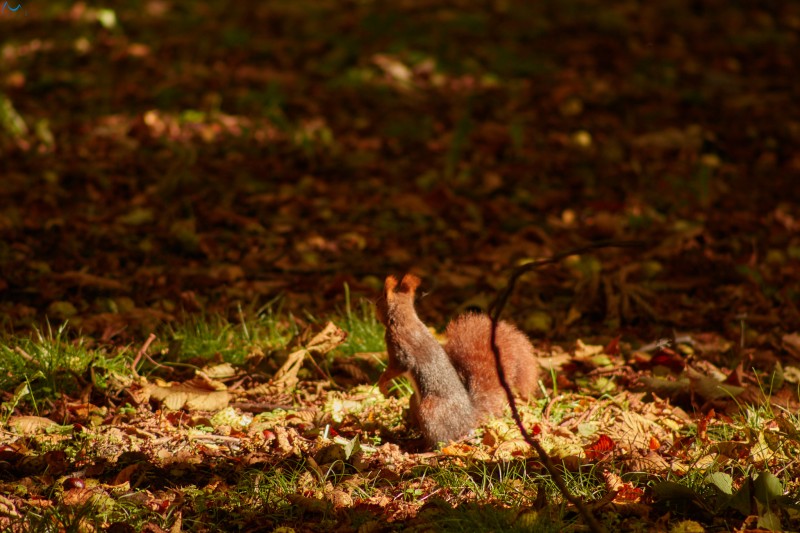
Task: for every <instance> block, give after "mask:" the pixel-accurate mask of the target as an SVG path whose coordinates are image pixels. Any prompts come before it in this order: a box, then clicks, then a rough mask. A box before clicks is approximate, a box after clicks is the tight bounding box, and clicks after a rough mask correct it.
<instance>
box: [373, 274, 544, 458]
mask: <svg viewBox="0 0 800 533" xmlns="http://www.w3.org/2000/svg"><path fill="white" fill-rule="evenodd" d="M419 284H420V279H419V278H418V277H416V276H414V275H412V274H406V275H405V276H403V278H402V279H401V280H400V281H399V282H398V280H397V278H395V277H394V276H389V277H387V278H386V282H385V284H384V290H383V295H382V297H381V298H380V299H379V300H378V303H377V306H376V314H377V316H378V319H379V320H380V321H381V322H382V323H383V325H384V326H386V336H385V338H386V348H387V351H388V353H389V365H388V367H387V368H386V370H385V371H384V373H383V374H382V375H381V377H380V378H379V379H378V386H379V388H380V390H381V392H382V393H383V394H384V395H385V394H387V393H388V385H389V383H390V382H391V380H392V379H394V378H396V377H398V376H400V375H402V374H407V375H408V376H409V377H410V379H411V382H412V384H413V386H414V391H415V395H414V396H412V398H411V406H410V411H411V413H410V414H411V421H412V422H414V423H415V424H416V425H418V426H419V428H420V430H421V431H422V435H423V438H424V440H425V443H426V445H427V446H429V447H433V446H435V445H436V444H437V443H439V442H449V441H452V440H456V439H458V438H461V437H463V436H465V435H466V434H467V433H469V431H470V430H472V429H474V428H475V426H477V425H478V424H479V423H480V422H481V421H483V420H484V419H485V418H487V417H488V416H492V415H498V414H501V413H502V411H503V408H504V406H505V405H506V403H507V397H506V393H505V390H504V389H503V387H502V386H501V385H500V379H499V377H498V375H497V366H496V364H495V357H494V352H493V351H492V348H491V319H490V318H489V317H488V316H486V315H480V314H474V313H469V314H466V315H462V316H459V317H456V318H455V319H454V320H453V321H452V322H450V324H449V325H448V326H447V343H446V344H445V345H444V346H442V345H441V344H439V342H438V341H437V340H436V339H435V338H434V337H433V334H431V332H430V331H429V330H428V328H427V326H426V325H425V324H424V323H423V322H422V321H421V320H420V319H419V317H418V316H417V312H416V310H415V309H414V296H415V292H416V289H417V287H419ZM497 347H498V348H499V352H500V360H501V363H502V365H503V371H504V373H505V377H506V381H507V382H508V384H509V385H510V386H511V389H512V390H513V391H514V392H516V393H517V394H519V395H520V396H522V397H523V398H528V397H530V396H533V395H535V394H536V387H537V384H538V378H539V365H538V361H537V360H536V356H535V355H534V351H533V346H532V345H531V343H530V341H529V340H528V337H527V336H526V335H525V334H524V333H522V332H521V331H520V330H518V329H517V328H516V327H514V326H513V325H511V324H509V323H508V322H500V324H499V325H498V328H497Z"/></svg>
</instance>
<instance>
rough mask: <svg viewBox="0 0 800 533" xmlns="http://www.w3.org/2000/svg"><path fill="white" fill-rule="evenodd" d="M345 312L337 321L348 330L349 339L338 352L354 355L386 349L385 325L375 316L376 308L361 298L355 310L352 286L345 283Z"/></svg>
mask: <svg viewBox="0 0 800 533" xmlns="http://www.w3.org/2000/svg"><path fill="white" fill-rule="evenodd" d="M344 300H345V304H344V313H343V315H344V316H342V317H341V318H340V319H339V320H337V322H338V323H339V325H340V326H341V327H342V328H343V329H344V330H345V331H347V341H346V342H345V343H344V344H343V345H342V346H341V347H339V350H338V353H340V354H342V353H343V354H344V355H353V354H355V353H364V352H366V353H375V352H382V351H384V350H385V349H386V346H385V344H384V342H383V331H384V329H383V325H382V324H381V323H380V322H379V321H378V319H377V317H376V316H375V309H374V307H373V306H372V304H371V303H370V302H368V301H366V300H361V302H359V306H358V309H357V310H355V311H354V310H353V308H352V305H351V301H350V287H349V286H348V285H347V284H345V285H344Z"/></svg>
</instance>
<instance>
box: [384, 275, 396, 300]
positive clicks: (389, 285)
mask: <svg viewBox="0 0 800 533" xmlns="http://www.w3.org/2000/svg"><path fill="white" fill-rule="evenodd" d="M395 287H397V278H396V277H394V276H386V281H384V282H383V294H384V296H388V295H390V294H392V293H393V292H394V289H395Z"/></svg>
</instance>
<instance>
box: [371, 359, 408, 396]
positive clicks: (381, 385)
mask: <svg viewBox="0 0 800 533" xmlns="http://www.w3.org/2000/svg"><path fill="white" fill-rule="evenodd" d="M405 373H406V371H405V370H403V369H402V368H399V367H396V366H394V365H392V363H391V361H390V362H389V366H388V367H386V370H384V371H383V374H381V377H379V378H378V390H380V391H381V394H383V395H384V396H389V384H390V383H391V382H392V380H393V379H394V378H396V377H399V376H402V375H403V374H405Z"/></svg>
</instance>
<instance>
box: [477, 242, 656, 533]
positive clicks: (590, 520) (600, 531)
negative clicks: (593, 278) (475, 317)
mask: <svg viewBox="0 0 800 533" xmlns="http://www.w3.org/2000/svg"><path fill="white" fill-rule="evenodd" d="M643 245H644V243H643V242H641V241H597V242H593V243H589V244H587V245H586V246H580V247H578V248H573V249H571V250H567V251H564V252H560V253H557V254H556V255H554V256H552V257H549V258H547V259H541V260H539V261H534V262H532V263H528V264H525V265H522V266H521V267H519V268H517V269H516V270H515V271H514V272H513V274H511V277H510V278H509V281H508V285H506V288H505V289H503V292H501V293H500V294H499V295H498V297H497V299H496V300H495V302H494V304H492V306H491V308H490V312H489V317H490V318H491V320H492V334H491V346H492V353H493V354H494V361H495V365H496V366H497V376H498V378H500V385H502V387H503V390H505V391H506V396H507V397H508V405H509V406H510V407H511V416H512V417H513V418H514V422H516V424H517V427H518V428H519V431H520V433H521V434H522V438H523V439H525V442H527V443H528V445H529V446H530V447H531V448H533V449H534V450H535V451H536V453H537V455H538V456H539V459H540V460H541V461H542V464H543V465H544V467H545V469H546V470H547V472H548V473H549V474H550V477H551V478H553V482H554V483H555V484H556V487H558V490H559V492H560V493H561V495H562V496H564V498H566V500H567V501H568V502H570V503H571V504H572V505H574V506H575V508H576V509H577V510H578V512H579V513H580V514H581V516H582V517H583V519H584V521H585V522H586V525H587V526H589V529H591V530H592V531H593V532H594V533H604V532H605V529H604V528H603V525H602V524H601V523H600V522H599V521H598V520H597V518H596V517H595V516H594V514H592V511H591V510H590V509H589V508H588V507H587V506H586V505H585V504H584V502H583V501H582V500H581V499H580V498H578V497H577V496H575V495H573V494H572V493H571V492H570V491H569V489H568V488H567V485H566V483H565V482H564V478H563V476H562V475H561V472H559V470H558V468H556V465H555V463H554V462H553V460H552V459H551V458H550V456H549V455H548V454H547V452H546V451H545V450H544V448H543V447H542V445H541V443H540V442H539V440H538V439H536V438H534V437H533V436H532V435H531V434H530V433H528V430H527V429H526V428H525V425H524V424H523V423H522V418H521V417H520V415H519V409H517V403H516V401H515V400H514V394H513V393H512V392H511V387H510V386H509V384H508V381H507V380H506V374H505V371H504V370H503V365H502V364H500V348H499V347H498V346H497V326H498V324H499V323H500V314H501V313H502V312H503V308H504V307H505V305H506V303H507V302H508V298H509V296H511V293H512V292H513V291H514V287H515V286H516V283H517V281H518V280H519V278H520V277H521V276H522V275H523V274H525V273H527V272H530V271H531V270H534V269H536V268H538V267H540V266H543V265H549V264H553V263H557V262H558V261H561V260H562V259H564V258H565V257H568V256H570V255H575V254H580V253H583V252H587V251H589V250H595V249H598V248H611V247H614V248H628V247H639V246H643Z"/></svg>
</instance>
